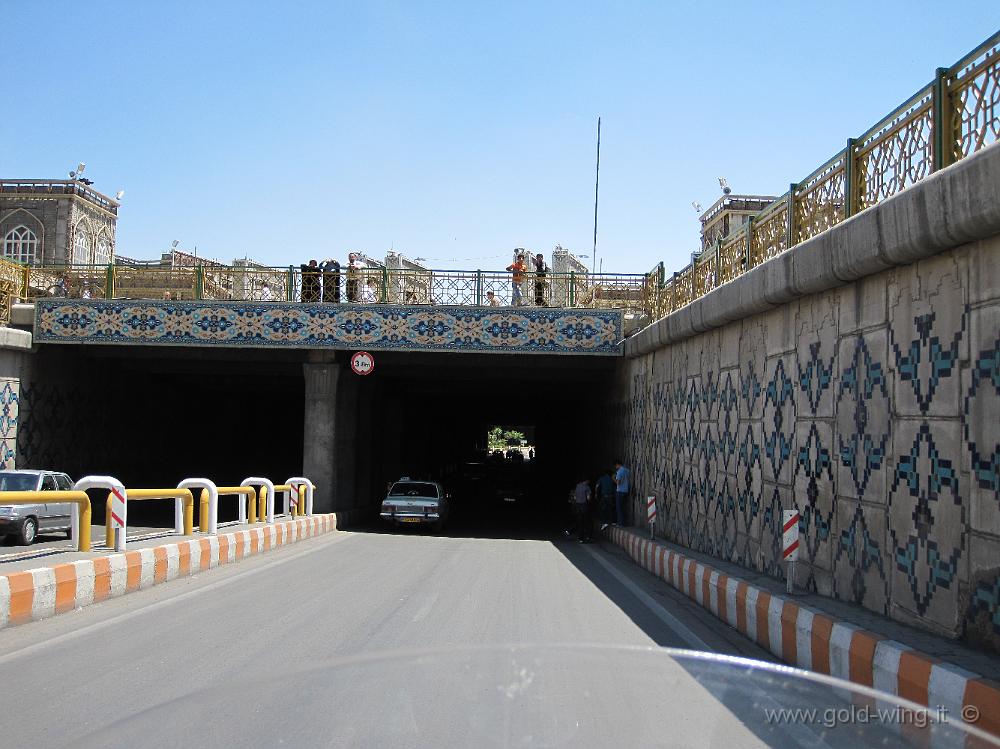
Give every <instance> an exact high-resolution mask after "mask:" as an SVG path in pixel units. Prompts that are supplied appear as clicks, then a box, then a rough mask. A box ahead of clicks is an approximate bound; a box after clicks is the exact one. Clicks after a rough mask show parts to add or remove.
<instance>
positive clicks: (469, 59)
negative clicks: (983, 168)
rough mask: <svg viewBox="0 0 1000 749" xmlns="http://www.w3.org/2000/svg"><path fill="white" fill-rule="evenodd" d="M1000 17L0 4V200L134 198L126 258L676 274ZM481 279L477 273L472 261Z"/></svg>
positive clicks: (122, 232) (664, 9)
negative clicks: (89, 183)
mask: <svg viewBox="0 0 1000 749" xmlns="http://www.w3.org/2000/svg"><path fill="white" fill-rule="evenodd" d="M997 28H1000V3H995V2H984V0H974V1H972V2H969V1H967V0H953V1H952V2H949V3H947V4H942V3H940V2H924V1H923V0H920V1H918V0H906V1H904V2H878V0H875V1H874V2H872V0H868V2H806V1H805V0H803V1H802V2H770V3H751V2H714V3H695V2H666V1H663V2H648V3H635V2H614V3H603V4H600V5H598V4H592V5H590V4H586V3H581V2H552V3H543V2H531V3H519V2H507V3H489V4H487V3H477V2H468V0H466V1H464V2H454V3H422V2H350V3H341V2H287V1H286V2H273V1H272V2H266V3H254V2H217V1H212V2H208V1H203V2H192V3H186V2H163V3H154V2H135V3H129V2H122V1H121V0H118V2H114V3H104V2H96V1H93V2H86V3H80V2H24V0H0V59H2V62H3V79H4V86H3V89H4V92H3V95H2V99H0V100H2V101H3V104H4V106H3V110H4V116H3V117H2V118H0V176H4V177H48V178H51V177H59V178H64V177H66V173H67V171H68V170H69V169H71V168H73V166H74V165H75V164H76V163H77V162H78V161H85V162H86V163H87V176H89V177H91V178H92V179H94V180H95V181H96V184H95V187H97V188H98V189H100V190H102V191H103V192H105V193H107V194H112V195H113V194H114V193H115V191H117V190H118V189H125V190H126V191H127V194H126V196H125V200H124V205H123V207H122V210H121V213H120V218H119V224H118V247H117V249H118V252H119V253H121V254H124V255H129V256H133V257H143V258H146V257H154V256H156V255H157V253H158V252H159V251H161V250H163V249H165V248H166V247H168V246H169V243H170V241H171V240H172V239H179V240H180V241H181V246H182V247H185V248H191V247H192V246H194V245H197V246H198V250H199V254H204V255H206V256H209V257H215V258H218V259H222V260H231V259H233V258H234V257H242V256H244V255H249V256H250V257H252V258H255V259H257V260H261V261H266V262H270V263H274V264H288V263H292V262H296V263H297V262H300V261H302V260H303V259H308V258H310V257H328V256H334V257H339V258H343V257H344V256H345V255H346V253H347V251H348V250H349V249H355V248H357V249H362V250H364V251H366V252H368V253H369V254H371V255H374V256H381V255H382V254H384V252H385V250H386V249H388V248H389V247H390V246H393V247H395V248H396V249H397V250H399V251H402V252H404V253H405V254H407V255H408V256H410V257H415V256H422V257H426V258H433V259H434V260H433V261H432V262H431V263H430V264H431V265H433V266H436V267H469V268H475V267H484V268H486V267H498V266H500V265H501V264H506V261H507V258H508V257H509V254H510V250H511V248H513V247H515V246H524V247H528V248H531V249H534V250H540V251H544V252H546V253H549V252H550V251H551V250H552V248H553V247H554V245H555V244H557V243H559V244H562V245H563V246H564V247H568V248H571V249H574V250H577V251H579V252H583V253H589V252H590V245H591V241H592V236H591V235H592V222H593V198H594V195H593V192H594V151H595V130H596V121H597V116H598V115H601V116H602V117H603V126H602V145H601V213H600V231H599V238H598V244H599V248H598V255H599V256H600V257H601V258H602V259H603V267H604V270H605V271H609V270H619V271H627V272H641V271H645V270H647V269H649V268H651V267H652V266H653V265H654V264H655V263H656V262H658V261H659V260H664V261H665V263H666V265H667V268H668V270H672V269H675V268H679V267H681V266H682V265H684V264H685V263H686V262H687V260H688V257H689V254H690V252H691V250H692V249H694V248H695V247H697V237H698V222H697V220H696V219H697V216H696V214H695V211H694V209H693V208H692V207H691V201H693V200H697V201H699V202H700V203H701V204H702V205H703V206H705V207H707V206H708V205H709V204H711V203H712V202H713V201H714V200H715V199H716V198H717V197H718V195H719V189H718V184H717V182H716V178H717V177H718V176H719V175H724V176H726V177H727V178H728V180H729V182H730V184H731V185H732V186H733V188H734V189H735V190H736V191H737V192H740V191H745V192H757V193H773V194H781V193H782V192H784V191H785V190H786V189H787V187H788V183H789V182H792V181H794V180H796V179H800V178H802V177H804V176H806V175H807V174H808V173H809V172H810V171H811V170H812V169H813V168H815V167H816V166H819V165H820V164H821V163H822V162H823V161H824V160H825V159H826V158H828V157H829V156H831V155H832V154H833V153H835V152H836V151H837V150H838V149H840V148H842V147H843V144H844V141H845V140H846V138H847V137H848V136H849V135H857V134H860V133H861V132H862V131H863V130H865V129H866V128H867V127H869V126H870V125H872V124H874V123H875V122H876V121H877V120H878V119H879V118H880V117H881V116H882V115H884V114H886V113H887V112H888V111H889V110H891V109H892V108H893V107H894V106H895V105H897V104H898V103H900V102H901V101H902V100H903V99H905V98H906V97H908V96H909V95H910V94H911V93H913V92H914V91H915V90H916V89H917V88H919V87H920V86H921V85H923V84H924V83H926V82H927V81H929V80H930V79H931V77H932V76H933V72H934V69H935V67H938V66H945V65H951V64H952V63H953V62H954V61H955V60H957V59H958V58H959V57H960V56H962V55H963V54H964V53H965V52H966V51H968V50H969V49H971V48H972V47H974V46H975V45H977V44H978V43H980V42H981V41H982V40H984V39H985V38H987V37H988V36H989V35H990V34H992V33H993V32H994V31H995V30H996V29H997ZM466 258H474V259H469V260H466Z"/></svg>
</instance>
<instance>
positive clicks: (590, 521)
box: [566, 458, 632, 544]
mask: <svg viewBox="0 0 1000 749" xmlns="http://www.w3.org/2000/svg"><path fill="white" fill-rule="evenodd" d="M631 491H632V472H631V471H630V470H629V469H628V468H626V467H625V464H624V463H623V462H622V460H621V458H617V459H615V463H614V467H613V468H610V469H607V470H603V471H601V472H600V473H599V474H598V475H597V477H595V478H587V477H582V478H581V479H580V481H579V482H577V484H576V486H575V487H573V490H572V491H571V492H570V497H569V499H570V505H571V507H572V509H573V520H574V529H575V532H576V537H577V541H579V543H582V544H583V543H590V542H591V541H592V540H593V530H594V515H593V511H594V509H596V510H597V513H598V517H597V519H598V521H599V522H600V524H601V530H602V531H603V530H604V529H605V528H607V527H608V526H609V525H611V524H612V523H616V524H617V525H625V523H626V520H627V519H628V510H629V505H628V497H629V493H630V492H631ZM566 535H567V536H569V535H572V534H571V532H570V531H569V530H568V529H567V531H566Z"/></svg>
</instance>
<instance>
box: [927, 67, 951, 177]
mask: <svg viewBox="0 0 1000 749" xmlns="http://www.w3.org/2000/svg"><path fill="white" fill-rule="evenodd" d="M948 73H949V70H948V68H938V69H937V70H935V71H934V84H933V89H932V98H933V102H934V112H933V116H934V124H933V135H934V138H933V140H932V141H931V147H932V148H933V149H934V171H935V172H936V171H937V170H938V169H944V168H945V167H946V166H948V165H949V164H951V163H952V161H954V158H955V132H954V128H953V124H954V119H953V117H954V113H953V112H952V106H951V97H950V96H949V94H948Z"/></svg>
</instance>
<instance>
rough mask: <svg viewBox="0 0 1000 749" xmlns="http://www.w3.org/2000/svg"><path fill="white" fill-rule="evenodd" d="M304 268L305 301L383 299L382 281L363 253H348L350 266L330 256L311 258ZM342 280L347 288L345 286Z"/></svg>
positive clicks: (369, 300) (368, 301)
mask: <svg viewBox="0 0 1000 749" xmlns="http://www.w3.org/2000/svg"><path fill="white" fill-rule="evenodd" d="M300 267H301V270H302V297H301V298H302V301H303V302H330V303H333V304H339V303H340V302H341V301H342V300H346V301H347V302H350V303H354V304H375V303H376V302H378V301H380V299H379V297H380V294H379V288H378V280H377V279H376V277H375V276H374V275H373V274H372V273H371V271H369V269H368V266H367V265H366V264H365V263H364V261H363V260H362V259H361V255H360V254H359V253H356V252H352V253H350V254H349V255H348V256H347V265H346V266H342V265H341V264H340V261H339V260H335V259H333V258H328V259H326V260H324V261H322V262H317V261H316V260H310V261H309V262H308V263H304V264H303V265H302V266H300ZM342 280H343V281H344V284H343V289H341V281H342ZM265 287H266V284H265ZM342 291H343V292H344V293H343V296H342V294H341V292H342ZM264 301H266V300H264Z"/></svg>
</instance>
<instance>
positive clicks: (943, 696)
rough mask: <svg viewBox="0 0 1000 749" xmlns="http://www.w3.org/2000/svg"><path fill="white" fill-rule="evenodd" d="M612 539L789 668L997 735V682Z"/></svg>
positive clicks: (703, 568) (660, 552)
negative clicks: (940, 711)
mask: <svg viewBox="0 0 1000 749" xmlns="http://www.w3.org/2000/svg"><path fill="white" fill-rule="evenodd" d="M608 533H609V535H610V538H611V540H612V541H613V542H614V543H616V544H617V545H619V546H621V547H622V548H623V549H625V551H626V552H627V553H628V554H629V556H631V557H632V559H633V560H635V561H636V563H638V564H639V565H640V566H641V567H643V568H644V569H646V570H648V571H649V572H652V573H653V574H654V575H656V576H657V577H659V578H661V579H663V580H664V581H666V582H668V583H669V584H670V585H672V586H673V587H675V588H677V590H679V591H681V592H682V593H684V594H685V595H686V596H688V598H691V599H693V600H695V601H697V602H698V603H699V604H700V605H701V606H703V607H705V608H706V609H708V610H709V611H711V612H712V613H713V614H715V616H717V617H718V618H719V619H722V620H723V621H725V622H727V623H728V624H729V625H730V626H731V627H734V628H735V629H737V630H739V631H740V632H741V633H742V634H744V635H746V636H747V637H749V638H750V639H751V640H754V641H755V642H756V643H757V644H759V645H760V646H761V647H763V648H764V649H766V650H769V651H770V652H771V653H773V654H774V655H775V656H777V657H778V658H780V659H781V660H783V661H785V662H786V663H788V664H790V665H793V666H798V667H800V668H804V669H808V670H810V671H816V672H819V673H822V674H829V675H831V676H835V677H839V678H841V679H847V680H849V681H852V682H855V683H856V684H863V685H865V686H869V687H874V688H875V689H878V690H879V691H882V692H887V693H888V694H892V695H898V696H899V697H902V698H904V699H907V700H910V701H912V702H916V703H917V704H920V705H926V706H928V707H931V708H937V707H939V706H940V707H945V708H947V709H948V713H947V714H948V715H950V716H952V718H953V719H957V718H958V717H959V716H968V715H975V716H976V718H977V719H976V721H975V725H976V726H977V727H978V728H980V729H982V730H984V731H988V732H989V733H992V734H995V735H1000V684H998V683H997V682H995V681H992V680H990V679H986V678H984V677H982V676H981V675H980V674H977V673H974V672H972V671H968V670H966V669H964V668H960V667H959V666H956V665H953V664H950V663H946V662H944V661H941V660H940V659H938V658H934V657H931V656H929V655H926V654H924V653H921V652H920V651H917V650H914V649H913V648H911V647H909V646H907V645H904V644H903V643H901V642H896V641H895V640H889V639H887V638H885V637H884V636H882V635H879V634H876V633H875V632H869V631H867V630H864V629H861V628H860V627H856V626H854V625H852V624H848V623H846V622H842V621H839V620H837V619H834V618H833V617H831V616H829V615H828V614H825V613H823V612H821V611H819V610H817V609H813V608H810V607H808V606H804V605H801V604H798V603H796V602H795V601H793V600H789V599H787V598H783V597H781V596H779V595H775V594H773V593H771V592H770V591H767V590H764V589H763V588H758V587H756V586H753V585H749V584H747V583H746V582H744V581H743V580H740V579H738V578H735V577H729V576H728V575H726V574H725V573H722V572H720V571H719V570H716V569H714V568H712V567H710V566H708V565H706V564H703V563H702V562H699V561H697V560H695V559H691V558H689V557H685V556H684V555H682V554H679V553H677V552H676V551H673V550H672V549H668V548H667V547H666V546H664V545H662V544H660V543H658V542H656V541H651V540H650V539H648V538H644V537H642V536H640V535H638V534H636V533H634V532H632V531H630V530H627V529H624V528H619V527H612V528H609V529H608Z"/></svg>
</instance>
